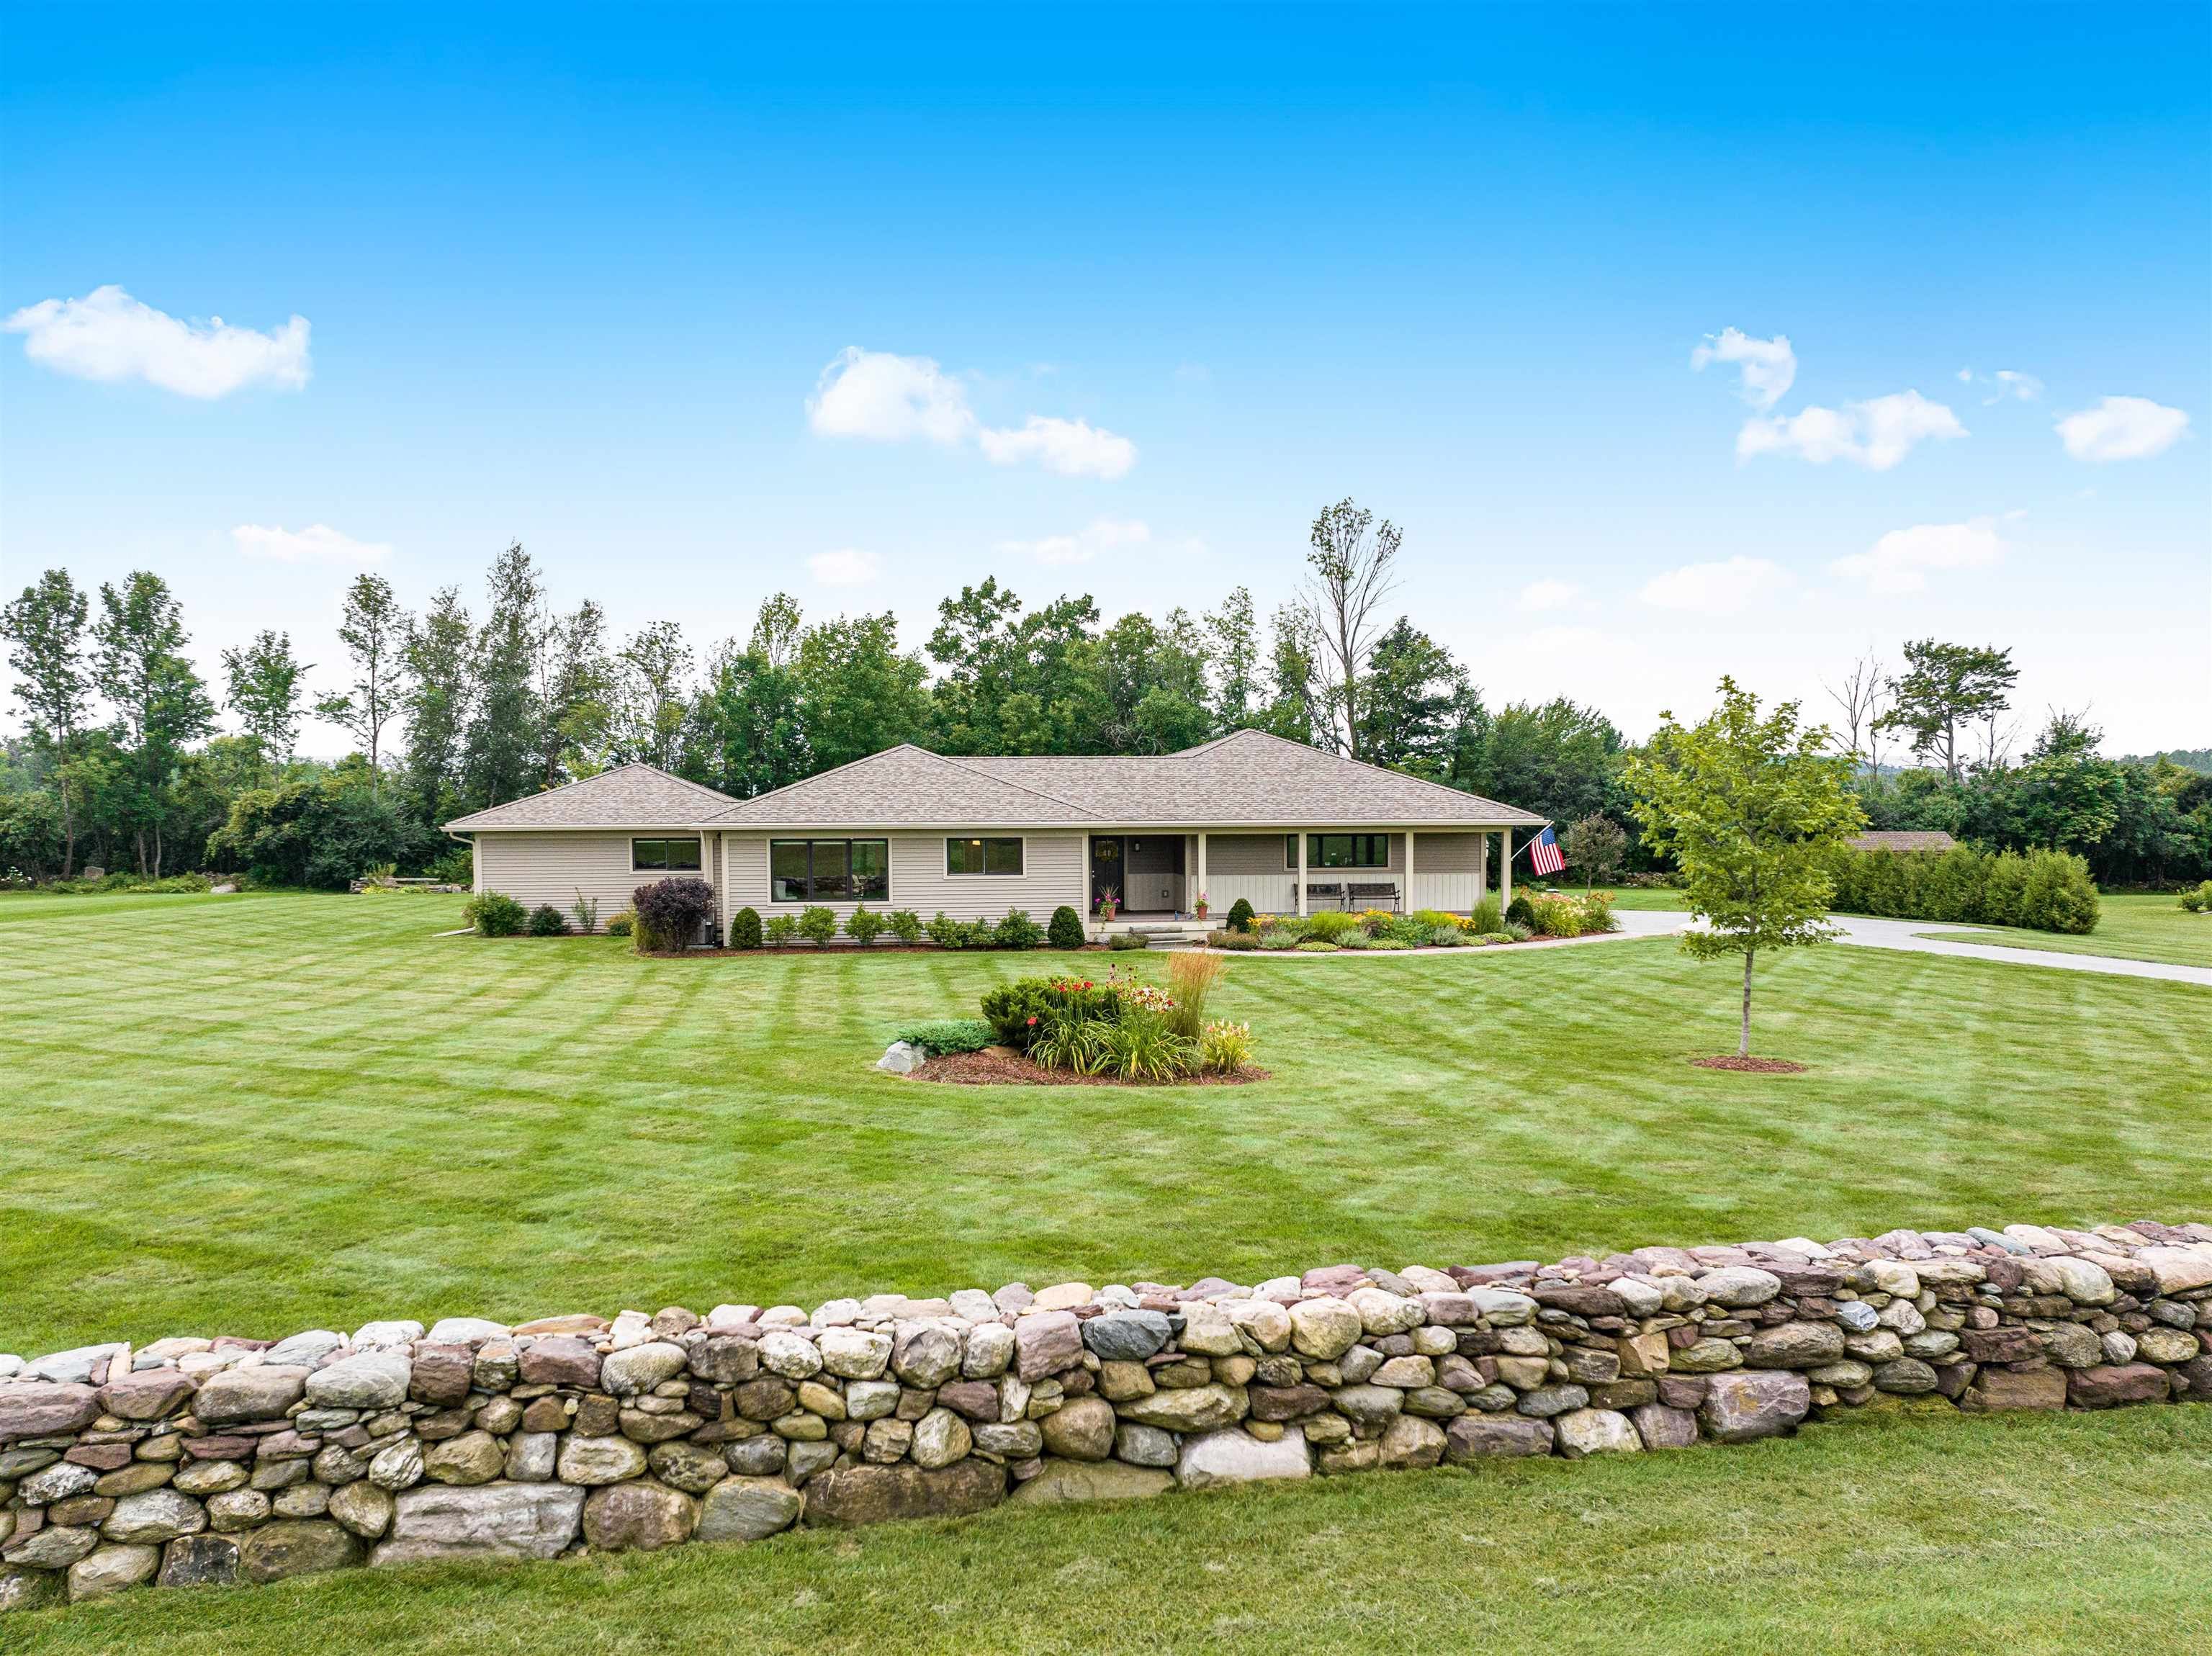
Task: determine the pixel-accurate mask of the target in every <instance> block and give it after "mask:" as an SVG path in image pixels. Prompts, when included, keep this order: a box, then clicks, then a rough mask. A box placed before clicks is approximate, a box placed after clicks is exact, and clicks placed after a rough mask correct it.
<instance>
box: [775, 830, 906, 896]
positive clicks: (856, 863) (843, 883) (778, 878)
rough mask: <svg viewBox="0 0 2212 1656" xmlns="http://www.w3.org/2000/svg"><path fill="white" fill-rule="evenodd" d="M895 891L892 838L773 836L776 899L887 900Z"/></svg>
mask: <svg viewBox="0 0 2212 1656" xmlns="http://www.w3.org/2000/svg"><path fill="white" fill-rule="evenodd" d="M890 895H891V842H890V840H769V842H768V900H769V901H770V902H772V903H868V902H878V903H879V902H887V901H890Z"/></svg>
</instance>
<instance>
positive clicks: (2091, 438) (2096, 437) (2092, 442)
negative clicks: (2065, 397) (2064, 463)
mask: <svg viewBox="0 0 2212 1656" xmlns="http://www.w3.org/2000/svg"><path fill="white" fill-rule="evenodd" d="M2188 429H2189V416H2188V415H2186V414H2185V413H2184V412H2183V411H2182V410H2181V409H2169V408H2165V407H2162V406H2160V404H2159V403H2154V402H2152V401H2151V400H2150V398H2148V397H2106V398H2105V399H2104V400H2103V401H2102V402H2100V403H2098V404H2097V406H2096V407H2095V408H2093V409H2081V411H2080V412H2079V413H2075V414H2069V415H2068V416H2066V417H2065V418H2064V419H2063V420H2061V421H2060V422H2058V438H2059V440H2060V441H2061V442H2063V443H2064V444H2065V445H2066V452H2068V453H2069V454H2070V455H2072V456H2073V457H2074V458H2075V459H2077V460H2147V459H2148V458H2150V457H2151V456H2152V455H2154V454H2163V453H2165V452H2166V450H2168V449H2169V448H2172V446H2173V445H2174V443H2175V442H2176V441H2177V440H2179V438H2180V436H2181V434H2182V433H2183V432H2185V431H2186V430H2188Z"/></svg>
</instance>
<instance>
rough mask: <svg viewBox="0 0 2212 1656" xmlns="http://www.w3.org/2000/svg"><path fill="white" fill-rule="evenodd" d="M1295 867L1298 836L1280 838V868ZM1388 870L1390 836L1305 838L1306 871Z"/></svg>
mask: <svg viewBox="0 0 2212 1656" xmlns="http://www.w3.org/2000/svg"><path fill="white" fill-rule="evenodd" d="M1297 865H1298V836H1297V834H1285V835H1284V836H1283V866H1284V867H1285V868H1287V869H1295V868H1297ZM1389 866H1390V836H1389V834H1308V835H1306V867H1307V868H1308V869H1309V870H1311V869H1316V868H1388V867H1389Z"/></svg>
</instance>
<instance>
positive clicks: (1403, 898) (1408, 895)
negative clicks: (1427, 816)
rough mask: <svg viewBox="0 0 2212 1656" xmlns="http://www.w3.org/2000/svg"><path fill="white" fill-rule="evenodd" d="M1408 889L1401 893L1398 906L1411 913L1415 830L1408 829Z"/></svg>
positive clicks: (1406, 874) (1406, 875)
mask: <svg viewBox="0 0 2212 1656" xmlns="http://www.w3.org/2000/svg"><path fill="white" fill-rule="evenodd" d="M1405 881H1406V889H1405V890H1404V891H1403V892H1401V894H1400V895H1399V900H1398V907H1400V908H1401V909H1403V910H1404V911H1405V912H1406V913H1408V914H1410V913H1413V829H1411V828H1407V830H1406V873H1405Z"/></svg>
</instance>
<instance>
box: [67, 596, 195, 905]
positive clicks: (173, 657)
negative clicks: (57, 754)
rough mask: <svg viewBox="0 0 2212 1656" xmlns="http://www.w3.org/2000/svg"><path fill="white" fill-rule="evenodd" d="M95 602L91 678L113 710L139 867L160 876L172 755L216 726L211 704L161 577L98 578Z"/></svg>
mask: <svg viewBox="0 0 2212 1656" xmlns="http://www.w3.org/2000/svg"><path fill="white" fill-rule="evenodd" d="M92 636H93V641H94V645H95V646H97V654H96V655H95V657H94V666H93V680H94V683H95V684H97V685H98V686H99V688H100V695H104V696H106V698H107V700H108V701H109V703H110V704H111V705H112V707H114V709H115V721H114V730H115V736H116V743H117V746H118V748H119V749H121V751H122V754H123V756H124V759H125V764H126V767H127V778H128V786H129V795H128V798H129V803H128V805H127V806H126V808H125V809H126V810H127V812H128V817H129V826H130V828H131V836H132V842H133V845H134V846H135V848H136V850H137V858H138V871H139V872H140V873H141V874H144V875H147V876H149V877H151V878H154V879H159V878H160V877H161V862H162V855H163V843H162V831H163V828H164V826H165V822H166V818H167V812H168V807H169V804H170V803H171V800H170V788H171V785H172V783H173V779H174V778H175V774H176V770H177V764H178V760H179V756H180V755H182V753H183V751H184V749H185V743H188V742H192V741H196V740H197V739H198V738H199V737H203V736H205V735H207V734H208V733H209V732H210V731H212V730H214V729H215V727H216V714H215V703H214V702H213V701H210V699H209V697H208V694H207V686H206V685H205V684H204V682H202V681H201V679H200V676H199V674H198V673H197V671H195V670H193V667H192V664H191V662H190V661H189V660H187V659H186V658H185V654H184V648H185V645H186V644H187V643H188V642H189V641H190V640H189V638H188V636H187V635H186V634H185V627H184V622H183V619H182V616H181V612H180V610H179V606H178V604H177V600H176V597H175V595H174V594H173V593H172V592H171V591H169V586H168V583H167V581H164V580H163V579H161V577H160V576H159V575H156V574H155V573H153V572H152V571H150V570H145V569H140V570H135V571H133V572H132V573H131V575H130V576H129V577H128V578H127V579H125V581H124V583H123V585H122V587H121V588H120V589H119V590H118V588H116V587H113V586H111V585H107V584H106V582H102V583H101V584H100V619H99V620H98V621H96V622H94V623H93V628H92Z"/></svg>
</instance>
